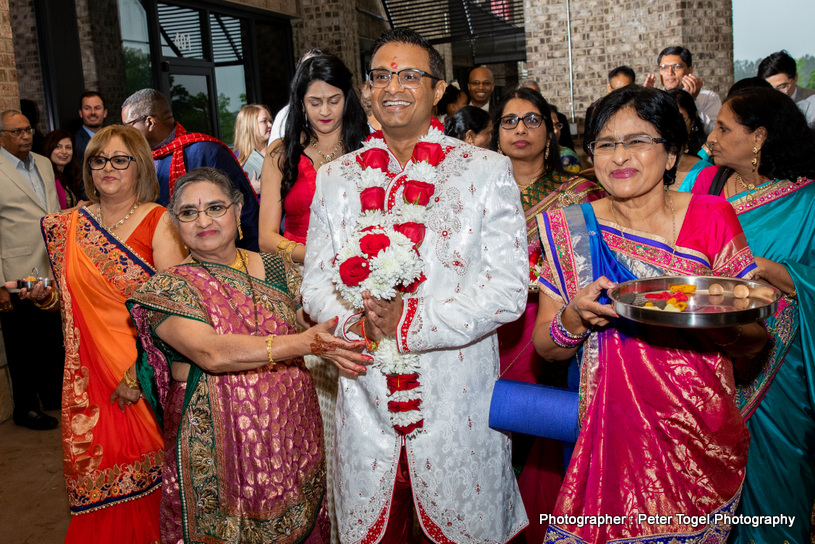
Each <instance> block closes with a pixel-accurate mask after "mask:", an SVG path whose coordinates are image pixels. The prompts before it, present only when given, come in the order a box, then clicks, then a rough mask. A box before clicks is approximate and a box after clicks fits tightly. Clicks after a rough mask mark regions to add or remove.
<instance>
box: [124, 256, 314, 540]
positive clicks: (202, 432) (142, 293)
mask: <svg viewBox="0 0 815 544" xmlns="http://www.w3.org/2000/svg"><path fill="white" fill-rule="evenodd" d="M263 260H264V265H265V269H266V279H265V280H261V279H258V278H252V281H251V284H250V283H249V281H248V276H247V275H246V274H244V273H243V272H241V271H237V270H234V269H232V268H229V267H226V266H221V265H217V264H212V263H204V264H197V263H196V264H188V265H181V266H177V267H174V268H171V269H169V270H168V271H167V272H165V273H162V274H158V275H157V276H155V278H153V280H152V281H150V282H148V283H147V284H145V285H144V286H143V288H142V289H140V290H139V292H138V293H136V294H135V295H134V296H133V297H132V298H131V299H130V300H129V301H128V305H129V306H130V308H131V314H132V316H133V319H134V321H135V322H136V324H137V327H138V330H139V340H140V358H139V362H138V370H139V378H140V380H141V381H142V383H144V384H145V389H144V393H145V397H146V398H147V400H148V401H150V402H151V404H152V405H153V406H154V409H155V411H156V414H157V416H158V417H159V418H160V420H161V421H163V424H164V437H165V443H166V451H165V465H164V475H165V485H164V488H163V490H162V492H163V497H162V506H161V523H162V542H173V543H174V542H178V541H179V540H180V539H182V538H183V539H184V541H194V542H208V543H213V544H220V543H238V542H280V543H292V544H294V543H297V542H303V541H305V542H309V543H311V542H314V543H320V542H324V541H325V540H324V539H326V538H327V536H328V534H329V532H330V527H328V523H327V516H326V515H325V509H324V507H323V504H324V496H325V460H324V457H323V432H322V419H321V417H320V408H319V406H318V404H317V395H316V393H315V391H314V386H313V384H312V380H311V375H310V374H309V373H308V370H306V368H305V365H304V363H303V361H302V360H300V359H298V360H294V361H287V362H286V363H278V364H274V365H268V366H265V367H261V368H257V369H254V370H247V371H245V372H231V373H226V374H209V373H207V372H204V371H203V370H202V369H201V368H200V367H198V366H196V365H195V363H194V362H193V363H192V366H191V370H190V374H189V377H188V379H187V382H185V383H183V382H174V381H172V374H171V365H172V363H173V362H174V361H178V362H189V361H187V360H186V359H184V357H183V356H181V355H180V354H179V353H177V352H176V351H175V350H173V348H172V347H170V346H168V345H166V344H165V343H164V342H162V341H161V340H160V339H159V338H158V337H157V336H156V335H155V334H154V330H155V328H156V327H157V326H158V325H159V324H160V323H161V322H162V321H163V320H164V319H165V318H166V317H169V316H180V317H184V318H187V319H194V320H197V321H202V322H205V323H208V324H210V325H211V326H212V327H213V328H214V329H215V330H216V331H218V332H219V333H220V334H256V335H261V336H266V335H270V334H273V335H285V334H294V332H295V330H294V321H295V311H296V309H297V306H296V305H297V302H298V295H297V293H298V290H299V276H297V275H296V272H294V271H293V269H290V268H286V267H284V264H283V262H282V260H280V259H279V258H278V257H275V256H272V255H266V254H264V255H263ZM252 289H254V292H255V297H254V298H255V299H256V300H257V301H258V303H259V307H258V312H257V325H255V323H256V322H255V315H256V314H255V307H254V302H253V297H252ZM315 526H316V528H315Z"/></svg>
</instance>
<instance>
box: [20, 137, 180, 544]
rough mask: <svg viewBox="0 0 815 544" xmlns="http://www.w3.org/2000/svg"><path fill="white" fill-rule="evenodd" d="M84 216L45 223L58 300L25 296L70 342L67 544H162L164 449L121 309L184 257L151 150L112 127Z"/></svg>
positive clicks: (93, 165)
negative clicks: (159, 201) (48, 313)
mask: <svg viewBox="0 0 815 544" xmlns="http://www.w3.org/2000/svg"><path fill="white" fill-rule="evenodd" d="M83 168H84V182H85V190H86V192H87V194H88V197H89V198H90V200H91V204H89V205H88V206H87V207H84V208H81V209H77V210H74V211H72V212H64V213H61V214H55V215H49V216H46V217H45V218H43V222H42V224H43V235H44V237H45V241H46V245H47V248H48V253H49V256H50V258H51V266H52V268H53V272H54V278H55V283H56V287H57V289H56V290H54V289H53V288H50V287H49V288H47V289H43V286H42V284H39V285H37V286H35V288H34V289H32V290H31V292H30V293H28V294H27V296H30V297H31V298H32V299H34V300H35V301H37V303H38V304H39V305H40V306H41V307H43V308H45V309H54V310H55V309H56V308H58V307H60V306H61V310H62V318H63V331H64V335H65V381H64V385H63V391H62V442H63V463H64V469H65V480H66V484H67V488H68V503H69V505H70V508H71V513H72V514H73V517H72V519H71V523H70V525H69V527H68V534H67V536H66V540H65V541H66V542H76V543H79V542H81V543H83V544H88V543H114V542H115V543H117V544H121V543H133V544H136V543H138V544H142V543H152V542H158V541H159V518H158V507H159V499H160V493H153V491H155V490H156V489H158V488H159V486H160V484H161V465H162V459H163V455H162V451H163V441H162V438H161V432H160V431H159V429H158V427H157V425H156V420H155V417H154V416H153V413H152V411H151V410H150V407H149V406H148V405H147V404H146V403H145V402H142V401H141V395H140V391H139V386H138V382H137V381H136V379H135V368H133V367H134V361H135V360H136V329H135V327H134V326H133V323H132V322H131V321H130V316H129V314H128V311H127V308H125V300H126V299H127V297H128V296H130V294H131V293H132V292H133V291H135V290H136V289H137V288H138V287H139V286H140V285H141V284H142V283H144V282H145V281H147V279H149V278H150V276H152V275H153V274H154V273H155V271H156V270H157V269H161V268H166V267H168V266H170V265H172V264H175V263H178V262H181V261H182V260H183V259H184V256H185V253H184V251H183V249H182V248H183V246H182V244H181V243H180V241H179V239H178V235H177V233H176V231H175V229H174V228H173V227H172V226H171V225H170V223H169V222H168V221H167V220H166V218H165V214H166V210H165V209H164V208H163V207H161V206H158V205H156V204H154V203H153V200H155V199H156V197H157V196H158V190H159V186H158V181H157V179H156V174H155V169H154V167H153V164H152V156H151V154H150V148H149V147H148V145H147V142H146V141H145V140H144V138H143V137H142V136H141V134H139V132H138V131H137V130H136V129H134V128H131V127H127V126H110V127H106V128H104V129H102V130H100V131H99V132H98V133H97V134H96V136H94V137H93V139H91V141H90V143H89V144H88V147H87V150H86V152H85V164H84V167H83Z"/></svg>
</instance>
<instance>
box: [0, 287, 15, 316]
mask: <svg viewBox="0 0 815 544" xmlns="http://www.w3.org/2000/svg"><path fill="white" fill-rule="evenodd" d="M13 309H14V307H13V306H12V305H11V293H9V292H8V289H6V288H5V287H0V312H10V311H12V310H13Z"/></svg>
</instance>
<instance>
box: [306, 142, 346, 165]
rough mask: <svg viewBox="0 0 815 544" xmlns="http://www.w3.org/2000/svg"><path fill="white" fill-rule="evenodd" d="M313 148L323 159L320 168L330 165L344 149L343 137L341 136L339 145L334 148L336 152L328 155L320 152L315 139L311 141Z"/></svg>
mask: <svg viewBox="0 0 815 544" xmlns="http://www.w3.org/2000/svg"><path fill="white" fill-rule="evenodd" d="M311 147H313V148H314V151H316V152H317V153H318V154H319V155H320V156H321V157H322V158H323V160H322V161H321V162H320V166H322V165H324V164H328V163H330V162H331V161H333V160H334V159H336V158H337V153H338V152H339V151H340V150H341V149H342V136H340V139H339V140H338V141H337V145H335V146H334V150H333V151H332V152H331V153H329V154H327V155H326V154H324V153H323V152H322V151H320V148H319V147H317V140H315V139H314V138H312V139H311Z"/></svg>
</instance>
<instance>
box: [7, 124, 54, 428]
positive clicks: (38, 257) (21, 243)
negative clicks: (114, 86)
mask: <svg viewBox="0 0 815 544" xmlns="http://www.w3.org/2000/svg"><path fill="white" fill-rule="evenodd" d="M33 134H34V130H33V129H32V128H31V124H30V123H29V122H28V119H27V118H26V117H25V116H24V115H23V114H22V113H20V112H19V111H16V110H8V111H4V112H2V113H0V146H1V147H2V148H0V326H1V327H2V329H3V342H4V344H5V347H6V359H7V360H8V367H9V372H10V374H11V384H12V388H13V393H14V422H15V423H16V424H17V425H23V426H25V427H28V428H30V429H36V430H47V429H53V428H55V427H56V426H57V424H58V423H57V420H56V419H54V418H53V417H50V416H48V415H46V414H44V413H42V412H41V411H40V401H42V404H43V407H44V408H45V409H51V410H53V409H57V408H59V406H60V399H61V395H62V367H63V364H64V360H65V350H64V349H63V345H62V326H61V321H60V317H59V314H58V313H55V312H48V311H43V310H41V309H39V308H37V307H36V306H35V305H34V303H32V302H31V301H30V300H20V297H19V296H18V293H17V289H12V292H10V291H9V289H7V288H6V287H5V286H3V283H5V282H7V281H14V280H17V279H22V278H25V277H27V276H31V275H34V276H48V275H49V271H50V265H49V261H48V254H47V253H46V250H45V242H43V239H42V233H41V229H40V220H41V219H42V217H43V216H44V215H46V214H49V213H56V212H59V211H60V208H59V201H58V200H57V190H56V185H55V184H54V169H53V168H52V166H51V162H50V161H49V160H48V159H47V158H46V157H43V156H42V155H36V154H34V153H31V143H32V138H33ZM34 269H36V273H35V272H34ZM38 396H39V398H38Z"/></svg>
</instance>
